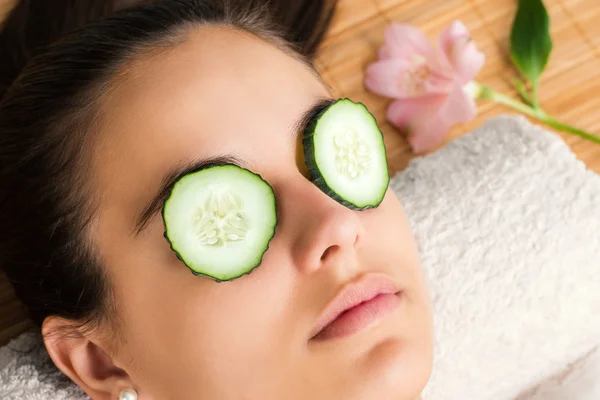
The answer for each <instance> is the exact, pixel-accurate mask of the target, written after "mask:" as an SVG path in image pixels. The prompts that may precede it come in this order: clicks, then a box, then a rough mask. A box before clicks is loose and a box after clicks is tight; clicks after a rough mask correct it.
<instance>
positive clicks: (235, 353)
mask: <svg viewBox="0 0 600 400" xmlns="http://www.w3.org/2000/svg"><path fill="white" fill-rule="evenodd" d="M141 58H142V59H141V60H138V61H136V62H135V63H134V64H133V65H131V67H130V68H129V69H128V70H127V71H125V72H124V73H123V74H122V75H121V76H120V77H119V78H118V79H117V82H116V90H114V91H113V92H112V93H111V94H110V96H107V99H106V101H105V102H104V103H103V109H102V115H103V123H102V125H101V132H100V138H101V139H100V143H99V144H98V146H97V148H96V153H95V162H94V167H93V169H94V171H93V172H94V174H95V176H96V177H97V179H98V180H97V182H98V183H97V191H98V194H99V196H100V198H101V205H100V209H99V217H98V220H97V224H95V226H94V228H93V236H94V240H95V241H96V242H97V244H98V246H99V251H100V256H101V257H102V259H103V260H104V262H105V266H106V268H107V269H108V275H109V277H110V280H111V284H112V286H113V289H114V297H115V302H116V305H117V308H118V313H119V315H120V317H121V320H122V321H123V323H122V326H121V327H120V330H119V335H118V336H119V337H120V338H121V341H122V342H118V341H117V340H116V339H114V342H113V343H111V344H110V346H109V347H111V348H112V350H111V353H112V354H113V360H114V362H115V364H116V365H118V366H119V367H120V368H122V369H123V370H125V371H126V372H127V373H128V374H129V376H130V377H131V380H132V382H133V383H134V385H135V387H136V389H138V390H139V394H140V399H142V400H144V399H154V400H158V399H177V400H185V399H194V400H196V399H219V400H227V399H235V400H239V399H248V400H268V399H288V400H292V399H344V400H352V399H361V400H364V399H377V400H385V399H390V400H402V399H406V400H413V399H414V398H415V397H417V396H418V395H419V393H420V391H421V390H422V389H423V387H424V385H425V383H426V381H427V379H428V377H429V373H430V368H431V357H432V332H431V331H432V326H431V325H432V323H431V310H430V303H429V300H428V294H427V290H426V286H425V282H424V277H423V275H422V272H421V269H420V267H419V260H418V255H417V250H416V246H415V242H414V240H413V237H412V236H411V233H410V232H409V227H408V224H407V220H406V218H405V215H404V214H403V211H402V209H401V206H400V203H399V202H398V200H397V199H396V197H395V196H394V195H393V194H392V193H391V191H388V193H387V195H386V197H385V199H384V201H383V203H382V204H381V205H380V206H379V207H378V208H376V209H371V210H367V211H351V210H350V209H348V208H346V207H344V206H342V205H340V204H339V203H337V202H336V201H334V200H332V199H331V198H330V197H328V196H327V195H326V194H324V193H323V192H322V191H320V190H319V189H318V188H317V187H316V186H315V185H314V184H313V183H311V182H310V181H309V180H308V179H307V178H306V174H305V173H304V172H303V169H302V168H301V167H300V165H301V160H299V157H298V156H297V155H298V154H299V153H301V151H300V150H301V148H299V147H298V145H299V142H298V140H297V130H298V121H299V120H300V119H301V118H302V116H303V115H304V113H305V112H307V111H308V110H310V109H311V107H313V106H314V105H315V104H316V103H318V102H319V101H321V100H323V99H326V98H328V97H329V94H328V92H327V90H326V88H325V87H324V85H323V84H322V83H321V82H320V80H319V79H318V78H317V77H316V76H315V74H314V73H313V72H312V71H311V70H310V69H309V68H308V67H306V66H305V65H304V64H303V63H301V62H299V61H297V60H295V59H294V58H293V57H291V56H289V55H288V54H286V53H284V52H282V51H281V50H279V49H277V48H276V47H275V46H273V45H270V44H267V43H265V42H264V41H261V40H259V39H257V38H255V37H253V36H251V35H248V34H244V33H240V32H235V31H232V30H225V29H223V28H201V29H198V30H195V31H194V32H192V33H190V34H189V37H188V38H187V40H186V41H185V42H183V43H181V44H180V45H178V46H176V47H175V48H174V49H169V50H164V51H159V52H154V53H152V54H151V55H145V56H142V57H141ZM221 156H223V157H235V158H236V159H237V160H240V162H242V163H243V164H244V166H245V167H247V168H248V169H250V170H251V171H253V172H255V173H258V174H260V175H261V176H262V177H263V178H264V179H265V180H266V181H267V182H268V183H269V184H270V185H271V186H272V187H273V190H274V192H275V195H276V199H277V216H278V221H279V222H278V226H277V229H276V234H275V236H274V238H273V240H272V241H271V244H270V247H269V249H268V251H267V252H266V253H265V255H264V258H263V262H262V264H261V266H260V267H258V268H257V269H256V270H255V271H253V272H252V273H251V274H250V275H246V276H243V277H242V278H239V279H236V280H233V281H230V282H226V283H217V282H215V281H213V280H211V279H208V278H203V277H197V276H194V275H193V274H192V273H191V272H190V270H189V269H188V268H186V267H185V266H184V265H183V264H182V262H181V261H179V260H178V258H177V257H176V255H175V254H174V253H173V252H172V251H171V250H170V247H169V244H168V242H167V241H166V240H165V238H164V236H163V232H164V225H163V220H162V218H161V214H160V211H161V210H160V208H158V209H155V210H154V211H156V212H153V213H152V212H151V213H150V214H148V215H149V219H148V221H147V223H146V224H145V227H144V228H143V229H142V230H140V231H138V230H137V227H138V220H139V217H140V215H142V214H144V210H146V209H147V207H148V205H149V204H151V203H152V201H153V199H154V198H155V197H156V196H157V195H158V194H159V192H160V191H161V185H162V183H163V182H164V181H165V179H167V177H168V176H169V175H170V174H172V172H173V171H174V170H177V169H178V168H179V167H181V166H182V165H186V164H189V163H193V162H197V161H199V160H206V159H210V158H213V157H221ZM382 277H383V281H387V282H388V283H389V282H393V284H394V285H395V286H396V287H397V290H399V291H400V292H399V293H398V294H397V295H393V299H392V300H390V299H388V300H389V301H387V303H386V304H387V305H388V306H390V307H379V308H378V307H376V306H373V307H372V308H369V306H367V307H363V309H362V310H359V312H358V313H356V312H355V313H354V319H353V320H351V321H348V319H346V321H345V322H344V321H342V323H339V320H338V321H337V323H335V322H334V323H333V324H332V325H331V326H330V329H329V330H328V332H329V333H328V334H321V335H318V336H316V337H314V335H315V330H316V329H317V330H318V324H319V322H322V315H323V313H324V312H325V310H326V308H327V307H328V305H329V304H330V303H331V302H332V301H333V299H334V298H335V297H336V296H338V295H339V294H340V293H341V291H342V290H343V289H349V290H352V289H356V288H358V286H356V285H359V284H361V283H369V282H371V283H373V282H375V281H381V280H382V279H381V278H382ZM371 289H372V288H371ZM388 297H389V296H388ZM384 309H385V310H387V312H383V311H382V310H384ZM354 311H356V309H355V310H354ZM326 331H327V329H326ZM114 336H115V335H112V337H114Z"/></svg>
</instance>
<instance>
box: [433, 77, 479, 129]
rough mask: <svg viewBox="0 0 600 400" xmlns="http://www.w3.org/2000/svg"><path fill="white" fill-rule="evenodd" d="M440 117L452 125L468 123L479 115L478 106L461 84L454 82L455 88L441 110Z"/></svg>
mask: <svg viewBox="0 0 600 400" xmlns="http://www.w3.org/2000/svg"><path fill="white" fill-rule="evenodd" d="M439 115H440V118H441V119H443V120H444V121H446V122H447V123H448V124H450V125H454V124H457V123H462V122H467V121H470V120H472V119H473V118H475V116H476V115H477V105H476V104H475V100H474V99H473V98H472V97H471V96H469V95H468V94H467V92H466V91H465V90H464V89H463V87H462V86H461V85H460V83H459V82H454V87H453V89H452V91H451V92H450V94H449V95H448V97H447V98H446V101H445V103H444V104H443V106H442V107H441V108H440V114H439Z"/></svg>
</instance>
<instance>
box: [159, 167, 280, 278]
mask: <svg viewBox="0 0 600 400" xmlns="http://www.w3.org/2000/svg"><path fill="white" fill-rule="evenodd" d="M224 165H228V164H220V165H213V166H211V167H209V168H205V169H203V171H205V170H207V169H211V168H218V167H223V166H224ZM231 165H233V164H231ZM236 167H238V168H240V169H243V170H246V171H248V172H250V173H251V174H252V175H255V176H256V177H258V178H259V179H261V180H262V181H264V182H266V181H265V180H264V179H263V178H262V176H260V175H259V174H256V173H254V172H252V171H250V170H248V169H246V168H242V167H239V166H237V165H236ZM195 172H198V171H195ZM191 173H193V172H191ZM191 173H190V174H191ZM188 175H189V174H186V175H184V176H182V177H181V178H179V179H178V180H177V181H175V183H174V184H173V187H175V185H176V184H177V182H179V180H181V179H183V178H185V177H186V176H188ZM267 184H268V183H267ZM268 186H269V188H270V189H271V192H272V193H273V207H275V210H277V208H276V207H277V200H276V198H275V192H274V191H273V188H272V187H271V185H268ZM172 194H173V191H171V193H169V196H168V197H167V198H166V199H165V201H164V203H163V208H162V211H161V215H162V219H163V225H164V227H165V230H164V232H163V236H164V237H165V239H166V240H167V242H168V243H169V248H170V249H171V251H173V253H175V256H176V257H177V259H179V261H181V262H182V263H183V265H185V266H186V268H188V269H189V270H190V271H191V272H192V275H194V276H199V277H204V278H210V279H212V280H213V281H215V282H217V283H225V282H231V281H233V280H235V279H239V278H241V277H243V276H244V275H250V274H251V273H252V272H253V271H254V270H255V269H257V268H258V267H260V265H261V264H262V261H263V259H264V257H265V254H266V253H267V251H268V250H269V247H270V246H271V241H272V240H273V238H274V237H275V231H276V230H277V226H278V224H279V218H277V215H275V226H274V227H273V234H272V235H271V237H270V238H269V241H268V242H267V247H266V248H265V251H264V252H263V253H262V256H261V257H260V259H259V260H258V263H257V264H256V265H255V266H253V267H252V268H250V269H248V271H247V272H245V273H243V274H241V275H237V276H235V277H232V278H229V279H220V278H217V277H214V276H212V275H208V274H203V273H201V272H197V271H195V270H194V269H192V267H190V266H189V265H188V264H187V263H186V261H185V260H184V259H183V257H182V256H181V254H180V253H179V252H178V251H177V249H175V248H174V247H173V243H171V240H170V239H169V236H168V234H167V221H166V220H165V208H166V205H167V202H168V201H169V199H170V198H171V195H172Z"/></svg>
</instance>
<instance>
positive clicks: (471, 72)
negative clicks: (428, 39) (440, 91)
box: [439, 21, 485, 84]
mask: <svg viewBox="0 0 600 400" xmlns="http://www.w3.org/2000/svg"><path fill="white" fill-rule="evenodd" d="M439 44H440V49H441V50H442V52H443V53H444V55H445V56H446V58H447V59H448V61H449V62H450V64H451V65H452V68H453V69H454V72H455V76H456V77H457V78H458V80H459V81H460V82H461V83H462V84H466V83H467V82H470V81H471V80H473V78H475V76H476V75H477V73H479V71H480V70H481V68H482V67H483V65H484V63H485V55H484V54H483V53H481V52H480V51H479V50H477V46H476V44H475V42H474V41H473V40H472V39H471V34H470V32H469V30H468V29H467V27H466V26H465V25H464V24H463V23H462V22H460V21H454V22H453V23H452V25H450V27H448V28H447V29H446V30H444V31H443V32H442V33H441V35H440V38H439Z"/></svg>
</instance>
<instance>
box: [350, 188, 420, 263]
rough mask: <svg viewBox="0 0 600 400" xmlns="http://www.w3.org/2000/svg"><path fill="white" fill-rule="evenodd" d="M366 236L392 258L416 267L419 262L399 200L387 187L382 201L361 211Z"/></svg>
mask: <svg viewBox="0 0 600 400" xmlns="http://www.w3.org/2000/svg"><path fill="white" fill-rule="evenodd" d="M361 216H362V217H363V225H364V227H365V231H366V238H367V239H368V241H369V242H371V244H372V245H373V246H374V247H375V248H377V249H379V250H381V251H384V252H386V253H388V254H389V256H391V257H393V258H395V259H396V258H398V257H399V258H400V260H403V261H404V262H405V263H408V264H409V265H411V266H413V267H416V266H417V265H418V264H419V256H418V251H417V246H416V243H415V240H414V237H413V234H412V232H411V230H410V226H409V223H408V220H407V218H406V214H405V213H404V210H403V209H402V206H401V204H400V201H399V200H398V198H397V197H396V195H395V194H394V193H393V192H392V190H391V189H388V191H387V193H386V196H385V198H384V200H383V202H382V203H381V204H380V205H379V207H377V208H376V209H373V210H367V211H363V214H361Z"/></svg>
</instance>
